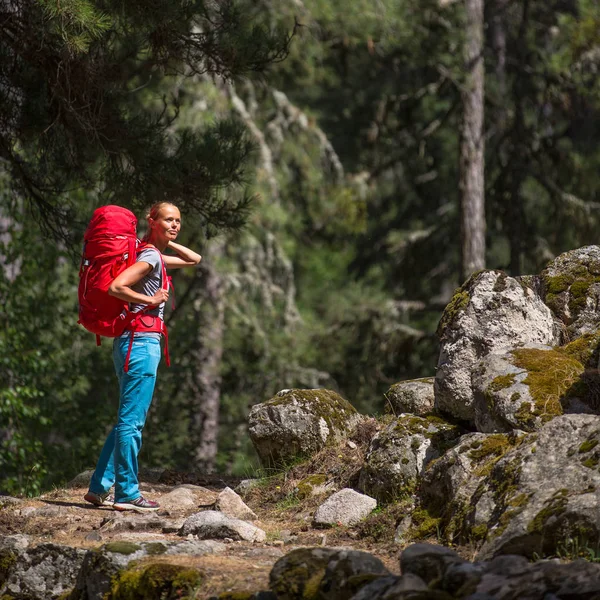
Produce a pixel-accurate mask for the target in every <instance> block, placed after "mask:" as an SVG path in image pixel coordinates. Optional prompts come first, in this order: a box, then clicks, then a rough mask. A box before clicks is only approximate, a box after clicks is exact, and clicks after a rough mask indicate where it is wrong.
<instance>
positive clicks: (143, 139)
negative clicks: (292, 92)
mask: <svg viewBox="0 0 600 600" xmlns="http://www.w3.org/2000/svg"><path fill="white" fill-rule="evenodd" d="M259 16H260V15H259V14H258V13H256V14H255V11H254V9H253V8H252V5H251V4H249V3H247V4H244V3H243V1H238V0H223V1H221V2H218V3H214V2H203V1H202V0H190V1H175V2H165V1H163V0H153V1H141V0H132V1H129V2H117V1H114V0H62V1H61V2H58V1H57V0H2V2H0V158H1V159H2V161H3V162H4V164H5V166H6V167H7V169H8V170H9V171H10V174H11V177H12V183H13V185H14V187H15V189H16V190H17V191H18V192H19V193H20V194H22V195H23V196H24V197H25V198H27V199H28V200H29V201H30V203H31V207H32V209H33V213H34V215H35V216H37V217H38V219H39V221H40V222H41V224H42V225H43V226H44V227H45V228H46V229H49V230H50V231H51V232H52V233H54V234H57V235H59V236H61V237H65V236H68V234H69V230H70V228H71V227H72V221H71V220H70V219H71V218H72V215H71V217H70V216H69V213H70V212H71V211H70V204H69V202H68V200H67V196H66V192H68V191H72V190H74V189H80V190H81V189H87V190H94V191H95V192H96V193H98V194H100V195H101V197H102V200H103V201H113V202H118V203H122V204H125V205H133V206H136V205H138V204H146V203H148V202H149V201H156V200H161V199H169V200H173V201H175V202H177V203H179V204H180V205H182V208H184V209H185V208H191V209H193V210H194V211H195V212H196V213H198V214H199V215H200V216H201V217H202V218H203V220H204V223H205V224H208V225H213V226H230V225H232V226H235V225H237V224H239V223H240V221H241V219H242V218H243V212H244V211H243V209H244V208H245V207H247V205H248V202H249V198H248V197H247V196H245V195H243V194H242V195H239V194H238V195H237V196H236V199H235V200H230V199H229V198H227V197H225V195H224V194H223V191H222V190H223V189H224V188H226V187H227V186H229V185H231V184H239V183H241V182H243V181H244V170H243V167H244V162H245V160H246V158H247V157H248V155H249V153H250V152H251V151H252V143H251V142H250V141H249V139H248V138H247V136H246V135H245V132H244V127H243V125H241V124H240V123H236V122H234V121H231V120H230V121H224V122H216V123H214V124H212V125H208V126H207V127H206V128H205V129H204V130H203V131H201V132H197V131H191V130H185V129H184V130H179V131H178V132H177V134H175V133H174V129H173V127H172V124H173V121H174V119H176V117H177V115H178V104H179V98H178V97H177V94H178V88H177V86H175V87H173V84H176V83H177V82H178V81H181V80H182V79H183V78H189V77H194V76H207V75H208V76H220V77H225V78H235V77H238V76H243V75H246V74H248V73H250V72H262V71H264V70H265V69H266V67H267V66H268V65H269V64H270V63H272V62H274V61H277V60H280V59H282V58H283V57H284V56H285V55H286V53H287V50H288V45H289V42H290V38H291V35H290V34H289V33H285V32H283V31H279V30H277V31H275V30H272V29H270V28H268V27H266V26H263V25H262V24H261V23H260V21H259ZM167 81H168V83H169V84H170V86H168V87H167V86H166V85H165V82H167Z"/></svg>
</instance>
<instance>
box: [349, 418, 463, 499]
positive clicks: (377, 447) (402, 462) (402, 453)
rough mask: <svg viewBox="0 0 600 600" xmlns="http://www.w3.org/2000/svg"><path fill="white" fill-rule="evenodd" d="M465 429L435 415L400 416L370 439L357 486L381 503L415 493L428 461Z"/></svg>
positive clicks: (449, 445) (438, 454)
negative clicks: (420, 475)
mask: <svg viewBox="0 0 600 600" xmlns="http://www.w3.org/2000/svg"><path fill="white" fill-rule="evenodd" d="M463 433H464V430H463V429H462V428H461V427H459V426H457V425H454V424H451V423H448V422H447V421H445V420H443V419H441V418H440V417H438V416H435V415H429V416H427V417H417V416H414V415H403V416H400V417H398V418H397V419H395V420H393V421H392V422H391V423H389V424H388V425H387V426H386V427H385V429H383V430H382V431H380V432H379V433H378V434H377V435H376V436H375V437H374V438H373V440H372V441H371V445H370V447H369V450H368V453H367V455H366V458H365V463H364V465H363V467H362V469H361V472H360V477H359V484H358V485H359V488H360V489H361V490H363V491H364V492H365V493H366V494H368V495H369V496H372V497H373V498H376V499H377V500H378V501H379V502H381V503H384V504H386V503H389V502H397V501H399V500H403V499H404V498H406V497H408V496H410V495H412V494H413V493H414V492H415V489H416V486H417V483H418V477H419V474H420V473H422V472H423V470H424V469H425V467H426V465H427V463H428V462H429V461H431V460H434V459H435V458H437V457H438V456H441V455H442V454H443V453H444V452H445V451H446V450H447V449H448V448H451V447H452V446H454V445H455V444H456V443H457V442H458V439H459V438H460V436H461V435H462V434H463Z"/></svg>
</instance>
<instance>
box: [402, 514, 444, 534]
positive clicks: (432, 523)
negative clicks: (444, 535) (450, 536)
mask: <svg viewBox="0 0 600 600" xmlns="http://www.w3.org/2000/svg"><path fill="white" fill-rule="evenodd" d="M411 517H412V528H411V530H410V538H411V539H412V540H424V539H427V538H431V537H436V538H437V537H439V536H440V534H441V529H440V527H441V523H442V518H441V517H439V516H436V515H435V514H432V513H431V512H429V510H427V509H426V508H417V509H416V510H415V511H413V513H412V515H411Z"/></svg>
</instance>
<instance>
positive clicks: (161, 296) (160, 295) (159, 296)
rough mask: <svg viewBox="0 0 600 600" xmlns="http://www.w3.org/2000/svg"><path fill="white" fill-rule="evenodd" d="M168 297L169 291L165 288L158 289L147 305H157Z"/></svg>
mask: <svg viewBox="0 0 600 600" xmlns="http://www.w3.org/2000/svg"><path fill="white" fill-rule="evenodd" d="M168 299H169V292H168V291H167V290H163V289H160V290H158V292H156V294H154V296H152V298H151V302H150V303H149V306H158V305H159V304H162V303H163V302H166V301H167V300H168Z"/></svg>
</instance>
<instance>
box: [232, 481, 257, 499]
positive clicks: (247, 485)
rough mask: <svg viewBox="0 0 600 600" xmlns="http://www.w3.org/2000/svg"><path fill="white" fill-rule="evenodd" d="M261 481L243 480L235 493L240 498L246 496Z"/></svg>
mask: <svg viewBox="0 0 600 600" xmlns="http://www.w3.org/2000/svg"><path fill="white" fill-rule="evenodd" d="M259 481H260V480H259V479H243V480H242V481H240V482H239V483H238V484H237V486H236V488H235V492H236V493H238V494H239V495H240V496H245V495H246V494H247V493H248V492H249V491H250V490H251V489H253V488H255V487H256V486H257V485H258V483H259Z"/></svg>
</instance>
